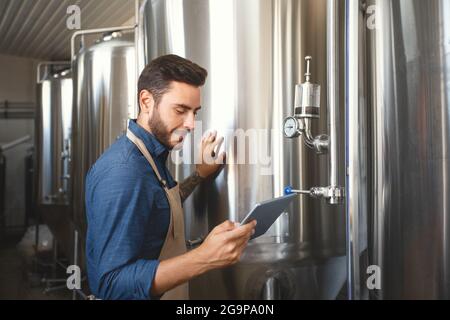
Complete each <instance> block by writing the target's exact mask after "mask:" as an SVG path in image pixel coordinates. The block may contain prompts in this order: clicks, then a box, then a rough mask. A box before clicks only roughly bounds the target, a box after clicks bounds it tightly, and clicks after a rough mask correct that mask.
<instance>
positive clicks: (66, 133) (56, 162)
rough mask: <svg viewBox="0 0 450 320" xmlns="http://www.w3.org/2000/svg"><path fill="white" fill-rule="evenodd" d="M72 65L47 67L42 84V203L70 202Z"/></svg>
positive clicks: (38, 122)
mask: <svg viewBox="0 0 450 320" xmlns="http://www.w3.org/2000/svg"><path fill="white" fill-rule="evenodd" d="M68 67H69V65H66V66H62V67H61V66H58V65H50V66H47V67H46V69H45V71H46V72H45V76H44V77H43V78H42V79H41V80H40V82H39V83H38V101H39V107H38V112H37V117H36V131H37V138H36V142H37V148H36V149H37V154H38V174H37V178H38V180H39V181H38V198H37V200H38V204H49V205H51V204H66V205H67V204H68V203H69V197H68V196H69V189H68V186H69V182H68V180H69V174H70V172H69V171H70V169H69V166H70V158H69V148H70V139H71V127H72V77H71V72H70V69H68ZM61 68H62V70H61ZM64 68H65V69H64Z"/></svg>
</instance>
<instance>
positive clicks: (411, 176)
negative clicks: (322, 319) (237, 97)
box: [347, 0, 450, 299]
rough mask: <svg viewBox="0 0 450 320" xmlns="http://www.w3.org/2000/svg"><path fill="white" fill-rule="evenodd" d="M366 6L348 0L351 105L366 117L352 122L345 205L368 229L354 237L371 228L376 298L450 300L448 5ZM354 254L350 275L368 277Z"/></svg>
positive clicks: (375, 2) (398, 0) (360, 288)
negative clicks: (377, 277)
mask: <svg viewBox="0 0 450 320" xmlns="http://www.w3.org/2000/svg"><path fill="white" fill-rule="evenodd" d="M361 4H362V3H360V2H359V1H353V2H352V1H348V2H347V6H348V10H349V15H348V17H349V21H348V30H349V31H348V32H349V34H352V35H353V37H354V38H353V40H350V43H349V46H348V54H349V58H348V59H349V61H351V64H349V66H350V70H348V74H349V87H350V88H353V91H352V92H350V95H349V97H350V99H349V101H350V104H349V109H348V111H349V112H350V114H353V115H355V114H357V115H358V117H359V119H360V120H362V121H355V120H356V118H353V119H352V118H350V120H349V139H350V140H349V141H348V148H349V158H348V160H349V174H350V176H349V179H350V180H351V181H352V182H351V183H350V187H351V188H350V190H349V192H348V197H349V199H350V200H351V201H352V204H350V206H349V210H350V215H351V216H352V217H353V218H354V219H353V220H354V221H358V220H357V219H360V222H362V223H359V224H358V225H356V226H354V227H355V229H357V228H361V229H363V230H360V232H358V231H357V230H354V232H353V236H355V239H357V236H358V235H361V236H362V237H365V236H366V235H367V240H368V251H367V255H365V257H366V258H368V261H367V264H368V265H375V266H378V267H379V270H380V274H379V275H380V276H381V281H380V287H379V288H378V290H372V291H371V293H372V297H374V298H381V299H449V298H450V278H449V272H450V266H449V261H450V240H449V239H450V237H449V231H450V230H449V228H450V224H449V221H450V207H449V189H450V176H449V172H450V162H449V157H448V150H449V147H450V131H449V121H450V113H449V110H450V99H449V96H450V80H449V79H450V23H449V19H450V3H449V1H447V0H429V1H421V0H371V1H366V2H365V5H364V6H362V5H361ZM361 8H363V9H364V10H361ZM358 60H359V63H358ZM355 65H358V66H359V71H358V69H356V70H355V69H352V68H353V66H355ZM351 90H352V89H351ZM354 142H356V143H354ZM353 200H355V201H353ZM358 201H359V203H360V204H362V203H363V202H364V201H366V203H367V205H362V206H359V207H358ZM364 220H367V224H365V223H364ZM359 242H360V243H361V242H364V240H362V241H361V240H360V241H359ZM354 252H359V250H355V251H354ZM358 261H360V257H359V256H355V257H353V261H352V263H353V267H354V271H355V274H354V279H356V278H357V277H358V275H357V273H358V272H360V273H361V274H362V275H364V274H366V270H365V269H364V268H363V266H362V265H361V266H358ZM353 288H354V293H355V298H359V297H364V291H367V288H365V282H361V283H360V284H358V282H355V283H354V286H353Z"/></svg>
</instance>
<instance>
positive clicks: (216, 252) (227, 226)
mask: <svg viewBox="0 0 450 320" xmlns="http://www.w3.org/2000/svg"><path fill="white" fill-rule="evenodd" d="M255 226H256V220H254V221H252V222H250V223H248V224H245V225H243V226H236V225H235V224H234V223H233V222H231V221H225V222H224V223H222V224H220V225H218V226H217V227H215V228H214V229H213V230H212V231H211V232H210V233H209V235H208V236H207V237H206V239H205V241H204V242H203V243H202V245H201V246H200V247H198V248H197V249H194V250H195V251H196V256H197V258H198V259H199V260H200V261H202V262H203V263H205V264H206V267H207V269H208V270H211V269H217V268H223V267H226V266H229V265H232V264H235V263H236V262H238V261H239V258H240V257H241V255H242V252H243V251H244V249H245V247H246V246H247V243H248V240H249V239H250V237H251V236H252V234H254V232H255Z"/></svg>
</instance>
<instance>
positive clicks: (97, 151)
mask: <svg viewBox="0 0 450 320" xmlns="http://www.w3.org/2000/svg"><path fill="white" fill-rule="evenodd" d="M130 39H131V40H130ZM132 39H133V34H131V35H129V34H122V33H120V32H112V33H108V34H105V35H104V36H103V37H102V38H101V39H100V40H98V41H96V43H94V44H93V45H90V46H87V47H85V48H83V49H82V50H80V52H79V53H78V54H77V55H76V59H75V60H74V62H73V71H74V94H75V96H74V110H73V148H72V150H73V151H72V158H73V171H72V172H73V180H72V181H73V215H74V222H75V225H76V228H77V230H78V231H79V232H80V237H79V239H80V240H81V242H80V244H79V247H80V248H81V251H82V252H84V239H85V235H86V217H85V205H84V184H85V178H86V174H87V172H88V170H89V168H90V167H91V166H92V164H94V162H95V161H96V160H97V159H98V158H99V157H100V155H101V154H102V153H103V152H104V151H105V150H106V149H107V148H108V147H109V146H110V145H111V144H112V143H113V142H114V141H115V140H116V139H117V138H118V137H119V136H120V135H122V134H123V133H124V132H125V131H126V128H127V120H128V118H129V117H133V116H135V110H136V107H135V105H134V102H135V96H136V75H135V73H136V71H135V69H136V68H135V60H136V59H135V50H134V43H133V41H132ZM81 257H82V259H83V255H81Z"/></svg>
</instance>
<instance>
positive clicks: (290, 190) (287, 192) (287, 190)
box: [284, 186, 294, 196]
mask: <svg viewBox="0 0 450 320" xmlns="http://www.w3.org/2000/svg"><path fill="white" fill-rule="evenodd" d="M293 193H294V192H293V191H292V186H286V187H285V188H284V194H285V195H286V196H287V195H290V194H293Z"/></svg>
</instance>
